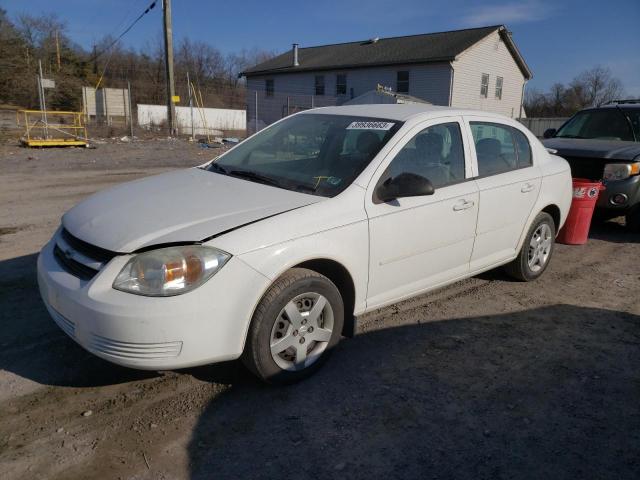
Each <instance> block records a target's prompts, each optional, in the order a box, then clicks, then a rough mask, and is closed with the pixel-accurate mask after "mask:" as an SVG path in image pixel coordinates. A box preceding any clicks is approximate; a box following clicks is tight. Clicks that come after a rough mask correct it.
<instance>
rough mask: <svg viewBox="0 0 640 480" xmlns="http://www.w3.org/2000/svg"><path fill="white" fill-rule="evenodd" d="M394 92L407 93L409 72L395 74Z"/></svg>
mask: <svg viewBox="0 0 640 480" xmlns="http://www.w3.org/2000/svg"><path fill="white" fill-rule="evenodd" d="M396 92H398V93H409V72H408V71H407V70H404V71H402V72H398V73H397V76H396Z"/></svg>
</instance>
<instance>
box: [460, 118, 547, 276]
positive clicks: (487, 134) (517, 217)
mask: <svg viewBox="0 0 640 480" xmlns="http://www.w3.org/2000/svg"><path fill="white" fill-rule="evenodd" d="M465 119H466V126H467V128H468V134H469V137H470V138H471V139H472V140H473V141H472V142H471V143H472V150H473V152H474V156H475V159H476V161H477V175H478V176H477V177H476V184H477V186H478V191H479V194H480V208H479V212H478V223H477V227H476V241H475V245H474V247H473V253H472V255H471V262H470V270H471V272H473V271H476V270H480V269H483V268H487V267H490V266H493V265H496V264H499V263H504V261H505V260H508V259H509V258H513V257H514V256H515V254H516V249H517V247H518V243H519V241H520V238H521V236H522V234H523V230H524V228H525V226H526V221H527V219H528V218H529V215H530V213H531V210H532V209H533V206H534V204H535V203H536V200H537V198H538V194H539V193H540V186H541V183H542V178H541V171H540V168H539V167H538V166H537V165H536V163H535V161H534V159H533V154H532V150H531V146H530V144H529V140H528V139H527V137H526V135H525V134H524V132H522V131H521V130H520V129H518V128H515V127H513V126H510V125H507V124H503V123H499V122H496V119H495V118H491V117H488V118H485V117H480V116H477V117H476V116H468V117H466V118H465Z"/></svg>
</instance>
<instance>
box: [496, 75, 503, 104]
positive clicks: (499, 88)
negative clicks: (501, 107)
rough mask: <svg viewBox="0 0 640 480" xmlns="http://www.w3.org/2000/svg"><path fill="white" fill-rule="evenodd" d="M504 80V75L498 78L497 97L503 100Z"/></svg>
mask: <svg viewBox="0 0 640 480" xmlns="http://www.w3.org/2000/svg"><path fill="white" fill-rule="evenodd" d="M503 82H504V80H503V79H502V77H498V78H496V98H497V99H498V100H502V83H503Z"/></svg>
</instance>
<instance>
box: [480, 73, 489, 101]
mask: <svg viewBox="0 0 640 480" xmlns="http://www.w3.org/2000/svg"><path fill="white" fill-rule="evenodd" d="M488 95H489V74H488V73H483V74H482V82H480V96H481V97H484V98H487V96H488Z"/></svg>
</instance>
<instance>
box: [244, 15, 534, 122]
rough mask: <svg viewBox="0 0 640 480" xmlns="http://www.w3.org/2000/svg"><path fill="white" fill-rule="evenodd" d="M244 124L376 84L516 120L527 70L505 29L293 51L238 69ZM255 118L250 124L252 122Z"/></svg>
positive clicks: (334, 101) (332, 101) (339, 100)
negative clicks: (242, 86) (242, 87)
mask: <svg viewBox="0 0 640 480" xmlns="http://www.w3.org/2000/svg"><path fill="white" fill-rule="evenodd" d="M241 75H244V76H245V77H246V79H247V124H248V125H249V128H250V129H252V130H253V129H255V128H256V125H257V127H258V128H261V127H262V126H264V125H268V124H270V123H272V122H274V121H276V120H278V119H280V118H282V117H284V116H286V115H288V114H290V113H294V112H296V111H299V110H303V109H308V108H312V107H318V106H327V105H341V104H343V103H345V102H346V101H348V100H350V99H353V98H355V97H358V96H360V95H362V94H364V93H366V92H369V91H371V90H376V88H377V86H378V85H383V86H385V87H390V88H391V89H393V90H394V91H395V92H397V93H401V94H407V95H411V96H413V97H417V98H419V99H422V100H425V101H427V102H429V103H432V104H434V105H449V106H453V107H462V108H474V109H480V110H487V111H491V112H497V113H502V114H503V115H507V116H508V117H513V118H519V117H521V116H523V112H522V101H523V96H524V87H525V84H526V82H527V81H528V80H529V79H531V77H532V74H531V70H530V69H529V67H528V66H527V64H526V62H525V61H524V59H523V58H522V55H521V54H520V52H519V51H518V48H517V47H516V44H515V43H514V41H513V38H512V36H511V32H509V31H508V30H507V28H506V27H505V26H504V25H495V26H490V27H481V28H471V29H466V30H455V31H449V32H439V33H427V34H422V35H410V36H405V37H393V38H374V39H371V40H366V41H360V42H350V43H339V44H334V45H323V46H318V47H307V48H299V47H298V45H297V44H294V45H293V48H292V50H290V51H289V52H286V53H283V54H282V55H279V56H277V57H275V58H273V59H271V60H268V61H266V62H264V63H261V64H259V65H256V66H254V67H252V68H249V69H247V70H245V71H244V72H242V74H241ZM256 120H257V121H256Z"/></svg>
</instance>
